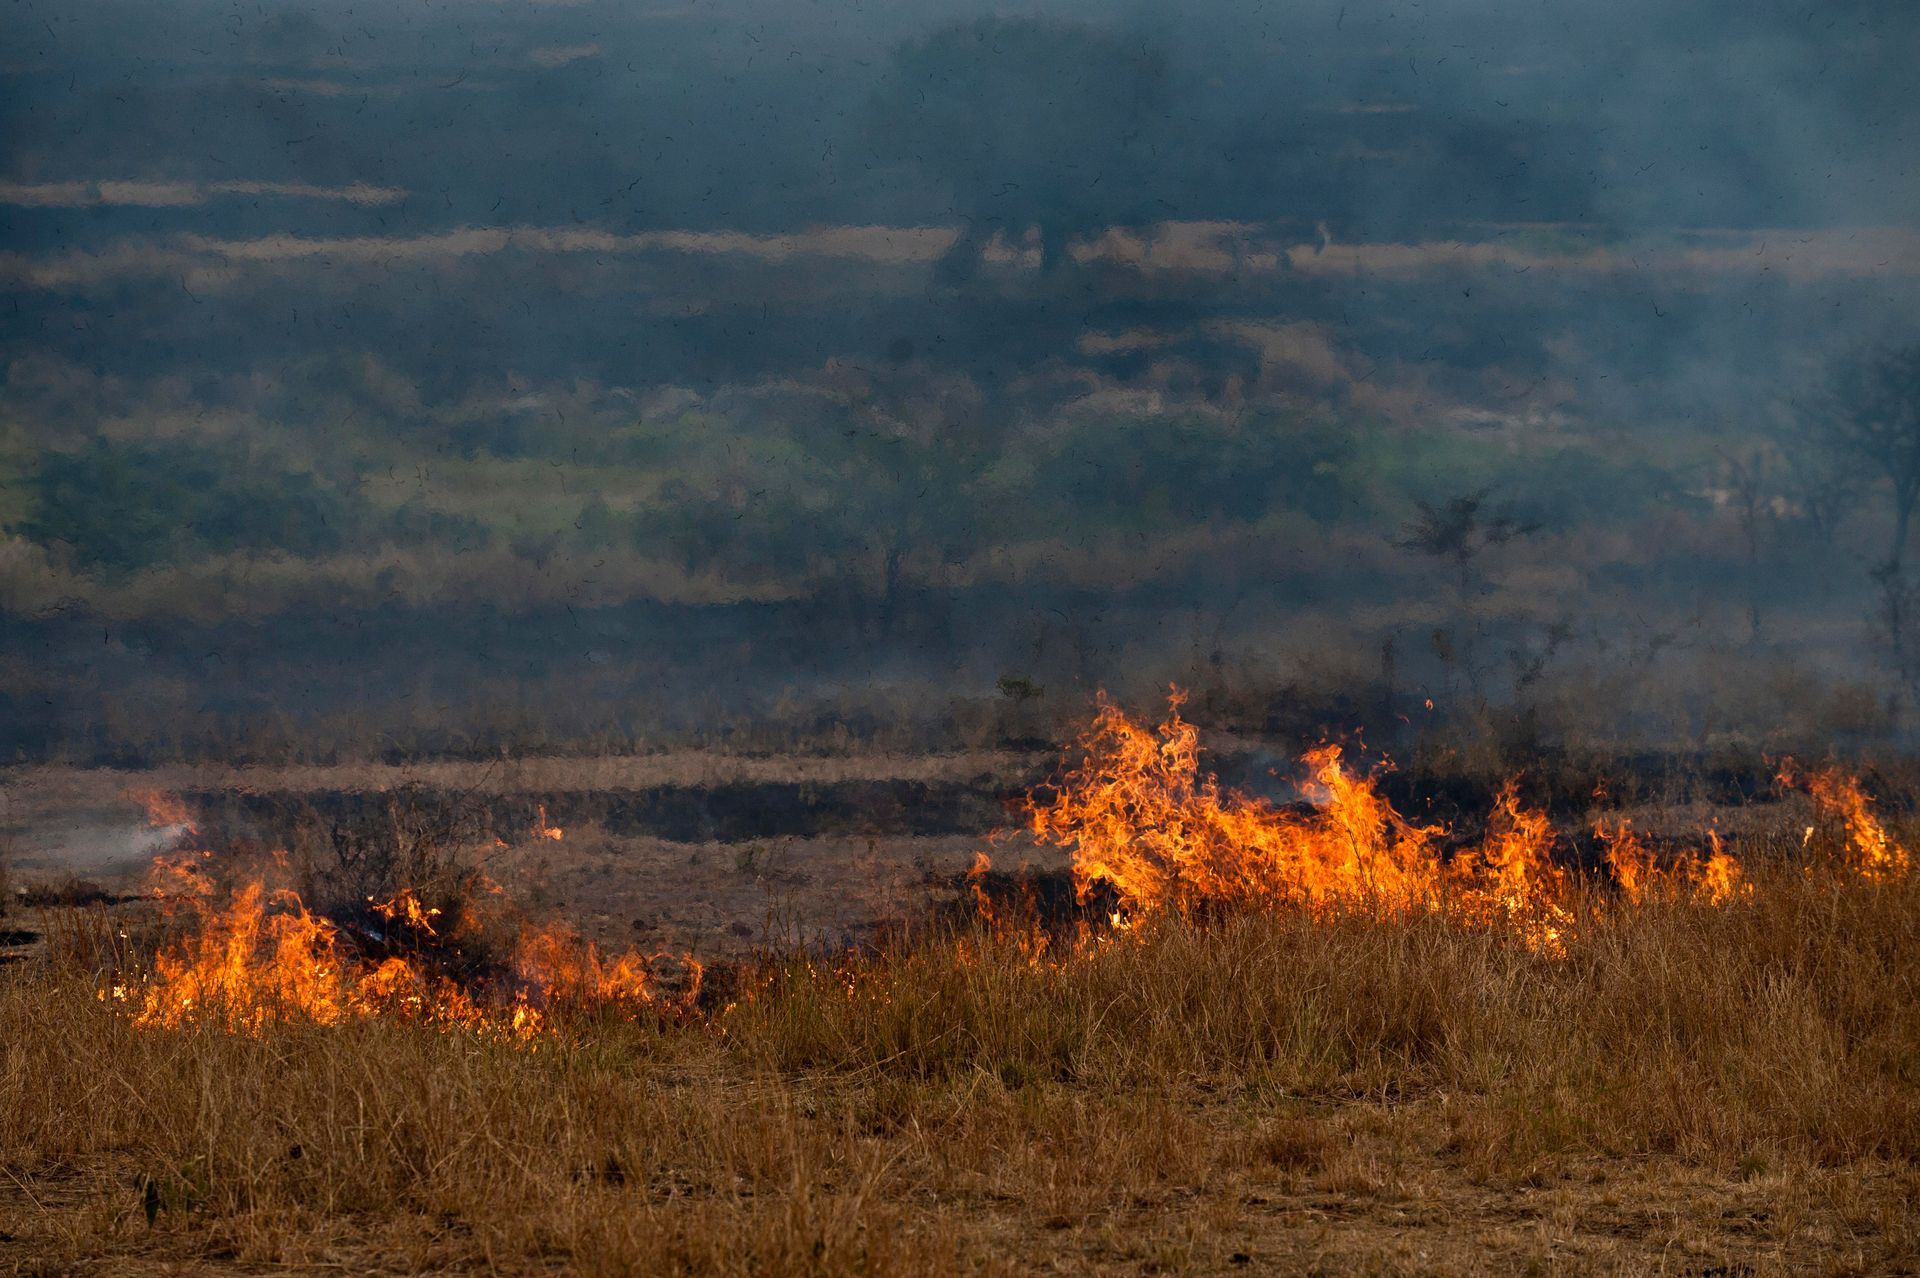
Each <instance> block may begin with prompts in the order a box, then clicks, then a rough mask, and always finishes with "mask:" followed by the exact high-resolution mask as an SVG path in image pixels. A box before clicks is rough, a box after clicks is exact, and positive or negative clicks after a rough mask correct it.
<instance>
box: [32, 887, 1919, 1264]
mask: <svg viewBox="0 0 1920 1278" xmlns="http://www.w3.org/2000/svg"><path fill="white" fill-rule="evenodd" d="M1758 879H1759V891H1758V893H1757V895H1756V897H1755V898H1754V899H1753V901H1752V902H1750V903H1748V904H1745V905H1740V906H1736V907H1731V908H1722V909H1710V908H1702V907H1694V906H1670V907H1650V908H1646V909H1640V910H1632V911H1627V910H1622V909H1619V908H1611V907H1609V904H1608V903H1607V902H1606V901H1604V900H1601V899H1599V898H1596V899H1594V900H1593V901H1590V902H1588V903H1587V904H1586V905H1585V906H1584V907H1583V910H1582V914H1581V918H1580V926H1579V932H1578V935H1577V937H1576V939H1575V941H1574V944H1573V945H1572V947H1571V952H1570V954H1569V956H1568V957H1567V958H1566V959H1564V960H1559V961H1555V960H1550V959H1542V958H1539V957H1536V956H1535V955H1533V954H1531V953H1529V952H1528V951H1527V950H1526V949H1525V948H1524V947H1522V946H1519V945H1517V944H1514V943H1512V942H1511V941H1508V940H1503V939H1502V938H1501V937H1500V936H1498V935H1494V934H1489V933H1486V932H1472V931H1466V930H1462V929H1460V928H1458V927H1455V926H1453V925H1451V924H1450V923H1449V922H1448V921H1447V920H1446V919H1444V918H1437V917H1423V918H1415V919H1411V920H1402V921H1398V922H1379V921H1375V920H1371V919H1366V918H1360V917H1354V918H1347V919H1336V920H1331V921H1315V920H1311V919H1308V918H1305V917H1302V916H1299V915H1294V914H1246V915H1237V916H1233V917H1227V918H1220V919H1215V920H1212V921H1210V922H1208V923H1205V924H1200V923H1181V922H1168V923H1164V924H1159V925H1156V926H1153V927H1151V928H1149V929H1147V930H1146V931H1145V932H1144V933H1143V934H1140V935H1137V936H1130V937H1124V938H1115V939H1110V940H1108V941H1106V942H1104V943H1100V944H1095V945H1092V946H1090V947H1088V948H1086V949H1085V950H1084V951H1083V952H1080V953H1078V954H1076V955H1073V956H1071V957H1067V956H1064V955H1062V956H1060V958H1059V961H1053V960H1052V959H1050V958H1046V957H1042V958H1040V959H1039V960H1036V959H1035V957H1034V952H1033V942H1032V939H1031V937H1028V936H1023V935H1019V934H1014V935H1003V936H991V935H986V934H968V935H965V936H961V937H958V938H953V937H948V938H944V939H940V938H933V939H928V940H925V941H923V942H921V943H919V944H917V945H915V946H912V947H909V948H906V949H904V950H901V951H899V952H896V953H893V954H891V955H888V956H884V957H881V958H876V959H868V960H860V961H850V962H849V963H847V964H845V965H841V966H830V965H822V964H820V963H818V962H809V961H804V960H798V959H796V960H792V961H789V962H785V963H782V964H777V965H773V966H769V967H767V968H766V969H764V970H762V971H760V972H759V973H757V974H755V975H754V976H753V977H752V978H751V979H750V980H749V981H748V982H747V985H746V986H745V988H746V989H747V990H748V991H750V992H749V993H747V994H745V995H743V996H742V997H741V998H740V999H739V1001H738V1002H737V1003H736V1004H735V1006H734V1007H733V1008H732V1010H731V1011H728V1012H725V1013H716V1014H715V1015H714V1016H713V1017H711V1018H709V1019H706V1020H699V1021H694V1022H691V1023H685V1024H668V1023H664V1022H663V1023H658V1024H640V1023H632V1022H597V1023H590V1024H579V1025H576V1026H574V1027H573V1029H572V1030H571V1031H570V1032H569V1033H568V1034H567V1035H565V1036H564V1037H562V1038H555V1039H547V1040H542V1041H540V1042H539V1043H537V1045H536V1046H535V1047H534V1048H533V1049H529V1048H527V1047H524V1046H516V1045H513V1044H510V1043H506V1042H501V1041H492V1040H489V1039H487V1038H485V1037H479V1036H473V1035H468V1034H462V1033H445V1032H438V1031H431V1030H425V1029H420V1028H415V1027H409V1026H406V1025H397V1024H391V1023H385V1022H380V1021H366V1022H358V1023H354V1024H350V1025H346V1026H343V1027H337V1028H329V1029H323V1028H319V1027H314V1026H306V1025H299V1024H282V1025H278V1026H274V1027H271V1028H269V1029H268V1030H267V1031H266V1032H264V1033H262V1034H260V1035H258V1036H245V1035H238V1036H236V1035H231V1034H227V1033H224V1032H220V1031H216V1030H212V1029H204V1028H203V1029H191V1028H190V1029H185V1030H178V1031H165V1032H159V1031H142V1030H136V1029H135V1028H134V1027H132V1026H131V1025H130V1024H129V1023H128V1020H127V1019H126V1018H125V1017H124V1016H122V1015H120V1014H119V1013H117V1012H116V1011H115V1010H114V1009H113V1008H112V1007H110V1006H109V1005H107V1004H105V1003H102V1002H101V1001H100V1000H98V999H97V998H96V997H94V989H95V986H94V984H93V982H94V979H95V978H94V977H93V976H92V975H91V974H90V973H88V972H87V971H85V970H84V964H69V965H68V966H66V967H45V968H40V969H36V970H32V971H26V972H22V971H20V970H19V969H17V968H16V969H15V970H14V971H13V972H12V973H10V974H9V975H7V976H6V977H5V978H4V979H0V1028H3V1029H4V1033H0V1173H3V1174H0V1243H4V1246H0V1273H54V1272H71V1271H73V1270H83V1271H84V1270H91V1271H95V1272H101V1273H107V1272H112V1273H128V1272H136V1273H137V1272H143V1271H144V1272H164V1271H167V1269H168V1267H169V1266H179V1265H187V1266H191V1267H193V1268H194V1269H195V1270H196V1271H203V1270H227V1271H234V1272H238V1271H241V1270H246V1271H255V1270H258V1269H259V1268H262V1267H270V1266H271V1267H289V1268H292V1269H294V1270H297V1271H316V1272H317V1271H319V1270H322V1269H326V1270H337V1269H341V1268H345V1269H348V1270H351V1271H381V1272H395V1273H412V1272H427V1271H440V1270H469V1269H470V1270H489V1271H501V1272H515V1273H518V1272H552V1271H555V1270H565V1271H569V1272H572V1271H580V1272H586V1273H596V1274H597V1273H607V1274H612V1273H675V1272H681V1273H702V1274H705V1273H715V1274H749V1273H752V1274H789V1273H816V1274H840V1273H924V1272H971V1273H997V1272H1032V1271H1034V1270H1037V1269H1051V1270H1054V1271H1060V1272H1088V1271H1095V1270H1100V1271H1109V1270H1119V1271H1125V1272H1139V1273H1182V1272H1226V1271H1235V1270H1239V1269H1241V1268H1242V1267H1243V1266H1246V1265H1249V1264H1251V1265H1253V1266H1255V1267H1258V1268H1268V1269H1279V1270H1284V1271H1302V1272H1352V1271H1372V1272H1511V1271H1514V1270H1519V1269H1532V1270H1534V1271H1537V1272H1603V1273H1606V1272H1621V1273H1626V1272H1632V1273H1645V1272H1666V1273H1692V1274H1705V1273H1722V1274H1728V1273H1788V1272H1793V1273H1799V1272H1810V1271H1811V1272H1832V1273H1864V1272H1889V1271H1902V1270H1906V1271H1911V1270H1912V1269H1913V1268H1915V1267H1916V1266H1920V1224H1916V1221H1920V1171H1917V1170H1916V1165H1917V1163H1920V999H1916V997H1915V995H1916V983H1917V981H1920V964H1916V958H1917V957H1920V888H1916V887H1915V886H1914V885H1913V884H1912V883H1904V884H1899V885H1892V886H1874V885H1871V884H1863V883H1858V882H1856V883H1851V884H1841V883H1836V882H1832V881H1828V880H1827V879H1825V878H1822V877H1817V876H1816V877H1809V876H1807V875H1805V874H1803V873H1801V872H1799V871H1797V870H1795V869H1793V868H1790V867H1788V866H1785V865H1774V866H1773V867H1771V868H1768V867H1765V866H1763V867H1762V869H1761V871H1760V872H1759V875H1758Z"/></svg>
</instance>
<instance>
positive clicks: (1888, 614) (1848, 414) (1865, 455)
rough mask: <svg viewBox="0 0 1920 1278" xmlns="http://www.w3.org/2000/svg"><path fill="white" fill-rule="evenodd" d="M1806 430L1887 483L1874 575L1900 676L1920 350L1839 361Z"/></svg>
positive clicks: (1918, 478)
mask: <svg viewBox="0 0 1920 1278" xmlns="http://www.w3.org/2000/svg"><path fill="white" fill-rule="evenodd" d="M1808 426H1809V433H1810V434H1811V435H1812V436H1813V437H1814V438H1815V439H1817V440H1818V441H1820V443H1822V444H1823V445H1824V446H1825V448H1826V449H1827V450H1828V451H1829V452H1830V453H1832V454H1834V455H1835V456H1837V457H1840V458H1844V459H1847V460H1848V461H1850V462H1851V463H1852V464H1853V465H1854V466H1855V467H1857V468H1858V469H1860V470H1862V471H1864V472H1866V473H1867V474H1870V475H1877V476H1878V477H1880V478H1882V479H1884V480H1885V481H1886V488H1887V492H1888V494H1889V495H1890V496H1891V498H1892V507H1893V511H1892V513H1893V527H1892V528H1891V530H1890V531H1889V535H1888V539H1887V548H1886V553H1885V555H1884V556H1883V557H1882V558H1881V560H1880V562H1879V563H1878V564H1877V565H1875V567H1874V570H1873V576H1874V580H1875V582H1876V583H1877V584H1878V585H1879V587H1880V591H1881V600H1882V608H1883V612H1884V616H1885V621H1886V626H1887V637H1888V640H1889V642H1890V644H1891V646H1892V648H1893V654H1894V659H1895V661H1896V663H1897V664H1898V665H1899V667H1900V671H1901V673H1902V674H1903V675H1904V674H1906V673H1908V662H1907V655H1906V647H1907V644H1906V631H1907V626H1908V622H1909V615H1908V614H1909V613H1910V612H1911V604H1912V599H1913V591H1912V589H1911V587H1910V585H1909V583H1908V582H1907V579H1906V553H1907V542H1908V541H1909V539H1910V534H1911V532H1912V528H1913V517H1914V511H1915V507H1916V506H1920V344H1915V345H1911V346H1904V347H1891V348H1881V349H1877V350H1872V351H1865V352H1860V353H1857V354H1854V355H1851V356H1849V357H1847V358H1845V359H1842V360H1840V361H1838V362H1837V363H1836V364H1835V365H1834V366H1833V368H1832V370H1831V373H1830V376H1829V382H1828V387H1827V394H1826V395H1825V396H1823V397H1822V398H1821V401H1820V402H1819V403H1818V406H1817V407H1816V409H1815V410H1814V412H1813V413H1812V414H1811V415H1810V419H1809V421H1808Z"/></svg>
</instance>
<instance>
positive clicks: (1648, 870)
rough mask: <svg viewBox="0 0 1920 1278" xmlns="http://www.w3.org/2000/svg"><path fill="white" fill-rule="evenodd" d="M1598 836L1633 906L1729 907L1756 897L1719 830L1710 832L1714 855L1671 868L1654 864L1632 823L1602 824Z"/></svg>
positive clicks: (1682, 860) (1690, 857) (1683, 859)
mask: <svg viewBox="0 0 1920 1278" xmlns="http://www.w3.org/2000/svg"><path fill="white" fill-rule="evenodd" d="M1594 834H1595V835H1596V836H1597V837H1598V838H1599V839H1600V841H1601V842H1602V843H1603V844H1604V845H1605V847H1606V853H1605V861H1606V864H1607V869H1608V870H1610V871H1612V873H1613V881H1614V883H1615V884H1617V885H1618V886H1619V888H1620V895H1621V896H1622V897H1623V898H1624V899H1625V900H1626V901H1627V903H1628V904H1629V905H1642V904H1645V903H1646V902H1648V901H1677V900H1682V899H1691V900H1696V901H1700V902H1703V903H1704V904H1707V905H1725V904H1726V903H1727V902H1729V901H1732V900H1735V899H1738V898H1742V897H1748V896H1751V895H1753V884H1751V883H1749V882H1748V881H1747V879H1746V872H1745V871H1744V870H1742V869H1741V867H1740V862H1739V861H1738V860H1736V859H1735V858H1734V856H1733V854H1732V853H1730V852H1728V851H1727V850H1726V849H1725V848H1724V847H1722V846H1721V843H1720V834H1719V832H1718V831H1716V830H1708V831H1707V843H1708V846H1709V847H1710V848H1711V849H1712V851H1711V853H1709V854H1708V855H1707V856H1705V857H1702V856H1700V855H1699V854H1697V853H1693V854H1686V853H1683V854H1681V855H1680V856H1679V857H1678V858H1676V859H1675V860H1674V861H1673V862H1672V863H1671V864H1670V865H1661V864H1659V863H1658V862H1656V861H1655V860H1654V857H1653V853H1652V852H1651V851H1650V850H1649V849H1648V848H1647V846H1646V844H1645V843H1643V842H1641V840H1640V836H1639V835H1637V834H1635V833H1634V832H1633V823H1632V822H1631V821H1627V820H1624V819H1623V820H1621V821H1620V822H1618V823H1617V824H1615V825H1612V826H1609V825H1607V824H1606V823H1605V822H1604V821H1602V822H1600V823H1598V824H1597V825H1596V826H1595V827H1594Z"/></svg>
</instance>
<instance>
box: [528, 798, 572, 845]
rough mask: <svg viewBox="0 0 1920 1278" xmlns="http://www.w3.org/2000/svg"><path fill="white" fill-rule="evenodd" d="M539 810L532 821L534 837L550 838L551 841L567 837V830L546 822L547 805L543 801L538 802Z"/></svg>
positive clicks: (556, 841)
mask: <svg viewBox="0 0 1920 1278" xmlns="http://www.w3.org/2000/svg"><path fill="white" fill-rule="evenodd" d="M539 811H540V815H539V816H537V817H535V818H534V822H533V837H534V838H536V839H550V840H552V841H553V842H555V843H558V842H559V841H560V840H562V839H564V838H566V837H567V832H566V831H565V830H563V829H561V828H560V827H559V826H557V825H548V824H547V805H546V804H544V803H542V804H540V805H539Z"/></svg>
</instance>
